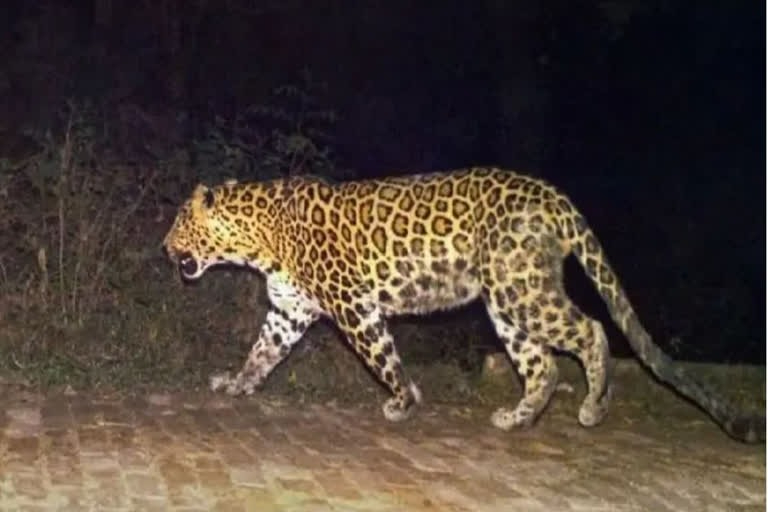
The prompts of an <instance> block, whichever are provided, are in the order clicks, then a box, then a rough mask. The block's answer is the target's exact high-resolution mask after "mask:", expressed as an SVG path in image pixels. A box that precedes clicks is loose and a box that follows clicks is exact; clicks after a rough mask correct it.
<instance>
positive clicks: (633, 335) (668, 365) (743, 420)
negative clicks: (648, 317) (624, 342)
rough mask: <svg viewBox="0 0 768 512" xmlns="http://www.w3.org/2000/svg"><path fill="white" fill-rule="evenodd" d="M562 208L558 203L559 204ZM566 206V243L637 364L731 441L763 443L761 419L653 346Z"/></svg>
mask: <svg viewBox="0 0 768 512" xmlns="http://www.w3.org/2000/svg"><path fill="white" fill-rule="evenodd" d="M561 205H562V203H561ZM566 206H570V210H571V215H570V216H569V218H567V219H566V220H565V221H564V222H563V225H561V226H560V229H561V230H562V235H563V236H564V239H565V240H567V241H568V244H569V245H570V246H571V250H572V251H573V253H574V254H575V256H576V258H577V259H578V260H579V262H580V263H581V265H582V266H583V267H584V271H585V272H586V273H587V275H588V276H589V277H590V279H591V280H592V282H593V283H594V284H595V286H596V287H597V289H598V291H599V293H600V296H601V297H602V298H603V300H604V301H605V303H606V305H607V306H608V311H609V313H610V315H611V318H612V319H613V321H614V322H616V324H617V325H618V326H619V327H620V328H621V330H622V332H623V333H624V335H625V336H626V337H627V339H628V340H629V344H630V346H631V347H632V349H633V350H634V351H635V353H636V354H637V355H638V357H639V358H640V360H641V361H642V362H643V363H644V364H645V365H647V366H648V367H649V368H650V369H651V371H652V372H653V373H654V374H655V375H656V376H657V377H658V378H659V379H660V380H661V381H663V382H665V383H666V384H668V385H670V386H672V387H673V388H674V389H675V390H676V391H678V392H679V393H680V394H682V395H683V396H685V397H687V398H688V399H690V400H691V401H693V402H694V403H695V404H696V405H698V406H699V407H701V408H702V409H703V410H704V411H706V412H707V413H708V414H709V415H710V416H712V418H714V420H715V421H716V422H717V423H718V425H720V427H721V428H722V429H723V430H724V431H725V432H726V433H727V434H728V435H730V436H731V437H732V438H734V439H737V440H739V441H742V442H746V443H757V442H764V441H765V416H760V415H758V414H754V415H748V414H743V413H742V412H740V411H738V410H737V409H736V407H734V406H733V405H732V404H731V403H729V402H728V401H727V400H725V399H724V398H722V397H720V396H718V393H717V392H716V391H715V390H714V389H712V388H711V387H710V386H707V385H705V384H703V383H701V382H698V381H697V380H696V379H694V378H693V377H691V376H690V375H689V374H688V373H687V372H686V371H685V369H684V368H682V367H681V366H680V365H679V364H676V363H675V361H674V360H673V359H671V358H670V357H669V356H668V355H666V354H665V353H664V352H663V351H662V350H661V349H660V348H659V347H658V345H656V344H655V343H654V342H653V339H651V336H650V335H649V334H648V332H647V331H646V330H645V328H644V327H643V326H642V324H641V323H640V319H639V318H638V316H637V314H636V313H635V310H634V308H633V307H632V305H631V304H630V302H629V299H628V298H627V295H626V293H625V292H624V289H623V288H622V286H621V283H620V282H619V280H618V278H617V277H616V274H615V273H614V271H613V269H612V268H611V266H610V265H609V264H608V260H607V258H606V256H605V253H604V251H603V248H602V247H601V245H600V243H599V242H598V240H597V238H596V237H595V235H594V233H593V232H592V229H591V228H590V227H589V226H588V225H587V223H586V221H585V220H584V217H582V216H581V215H580V214H578V213H577V212H576V210H575V209H574V208H573V206H572V205H566Z"/></svg>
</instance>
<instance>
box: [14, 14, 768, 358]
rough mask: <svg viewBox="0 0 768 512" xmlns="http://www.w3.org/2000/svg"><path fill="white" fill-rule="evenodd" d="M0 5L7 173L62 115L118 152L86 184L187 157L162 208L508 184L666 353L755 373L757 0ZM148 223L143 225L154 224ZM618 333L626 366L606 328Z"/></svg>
mask: <svg viewBox="0 0 768 512" xmlns="http://www.w3.org/2000/svg"><path fill="white" fill-rule="evenodd" d="M2 9H3V10H4V11H5V12H4V13H3V15H2V16H0V23H2V25H3V26H2V27H1V29H0V64H1V66H0V112H2V115H0V158H10V157H9V156H8V155H9V154H10V152H11V151H12V149H11V148H16V147H17V146H18V145H19V144H20V142H19V140H22V141H26V142H34V143H35V144H37V145H38V146H44V141H46V140H48V141H51V140H54V141H61V140H64V139H62V137H63V135H62V134H63V133H65V131H66V122H65V121H66V117H62V116H61V115H60V113H61V112H62V110H63V106H65V105H66V104H67V103H66V102H67V100H70V101H75V102H78V103H77V104H79V105H89V107H88V108H89V109H90V110H88V111H89V112H91V114H89V115H92V116H93V119H98V121H93V122H92V123H93V124H92V126H94V127H95V128H94V130H93V132H94V133H96V134H97V135H93V137H96V138H99V137H100V138H99V141H100V142H99V144H98V147H99V151H100V153H99V154H100V155H104V154H107V153H108V154H109V155H110V156H109V158H107V157H104V156H102V157H101V158H104V159H105V161H106V160H108V161H110V162H115V161H121V162H125V163H126V164H125V165H124V166H114V165H112V166H104V167H101V168H98V169H96V170H94V171H93V172H94V173H101V174H105V175H108V174H109V173H110V172H111V173H118V172H123V173H126V172H128V173H129V174H128V175H127V176H130V179H128V180H126V181H129V182H132V180H135V181H136V182H137V183H138V182H142V180H143V179H144V178H145V176H144V175H143V174H142V173H141V171H135V172H136V174H135V175H131V174H130V172H132V171H125V170H124V169H125V168H126V166H133V167H132V168H134V169H146V168H149V167H157V168H160V167H162V168H165V169H170V168H173V166H171V165H170V164H168V162H171V161H177V160H174V159H176V158H178V155H179V154H180V152H183V154H184V155H185V158H187V160H185V161H186V162H188V165H187V166H186V169H187V170H186V171H184V172H179V173H177V174H175V175H171V174H168V173H166V174H165V175H163V176H161V177H160V178H158V180H157V182H158V183H159V184H158V185H157V187H159V188H158V190H159V189H160V188H162V190H163V193H162V194H160V193H158V194H156V196H157V197H155V198H154V199H156V200H157V204H159V205H161V207H162V208H167V209H171V208H172V207H173V206H175V205H176V204H178V201H179V200H180V199H181V198H182V197H183V196H184V195H186V194H187V193H188V192H189V190H190V189H191V186H192V185H193V184H194V183H195V182H197V181H201V180H208V181H213V180H215V179H219V178H221V177H222V176H223V175H236V176H238V177H240V178H252V179H258V178H261V177H263V176H266V175H269V174H274V173H284V172H304V171H309V172H315V173H319V174H324V175H326V176H329V177H331V178H350V177H367V176H382V175H388V174H395V173H406V172H422V171H427V170H440V169H450V168H458V167H462V166H470V165H498V166H502V167H508V168H510V169H514V170H518V171H521V172H526V173H530V174H534V175H538V176H541V177H544V178H546V179H548V180H550V181H552V182H554V183H555V184H557V185H558V186H559V187H560V188H562V189H563V190H565V191H567V192H568V193H569V195H570V196H571V197H572V198H573V200H574V202H575V203H576V204H577V205H578V206H579V207H580V209H581V210H582V211H583V212H584V214H585V215H586V216H587V218H588V219H589V220H590V223H591V224H592V225H593V227H594V229H595V231H596V232H597V233H598V236H599V237H600V238H601V239H602V241H603V244H604V246H605V248H606V251H607V253H608V255H609V257H610V258H611V260H612V263H613V265H614V266H615V268H616V270H617V272H618V274H619V276H620V277H621V278H622V280H623V282H624V285H625V288H626V289H627V291H628V293H629V295H630V298H631V299H632V301H633V302H634V304H635V306H636V308H637V309H638V311H639V313H640V317H641V319H642V320H643V322H644V323H645V325H646V327H647V328H648V329H649V331H650V332H651V333H653V335H654V337H655V338H656V340H657V341H658V342H659V343H660V344H662V345H663V346H664V347H665V349H666V350H668V351H669V352H670V353H671V354H672V355H674V356H675V357H680V358H685V359H693V360H716V361H727V362H754V363H759V364H762V363H763V362H764V361H765V347H766V344H765V339H766V338H765V334H766V333H765V325H766V321H765V311H766V304H765V296H766V295H765V268H766V267H765V257H766V255H765V233H766V226H765V211H766V209H765V171H766V162H765V154H766V152H765V140H766V139H765V138H766V133H765V118H766V117H765V112H766V108H765V107H766V105H765V31H764V30H765V12H764V10H765V3H764V2H741V1H737V2H730V3H727V2H684V1H675V0H651V1H633V0H615V1H604V2H601V1H597V0H595V1H579V0H545V1H534V0H520V1H512V0H509V1H499V0H484V1H478V2H467V1H454V0H446V1H444V2H440V3H435V2H413V1H409V2H404V1H400V0H393V1H388V2H385V1H361V2H312V1H301V0H284V1H261V2H256V1H244V0H243V1H238V0H232V1H227V2H220V1H204V0H195V1H192V0H189V1H181V0H160V1H152V2H150V1H135V2H119V1H115V2H110V1H106V0H93V1H91V2H85V1H83V2H65V1H53V0H41V1H36V2H25V1H15V2H14V1H10V2H4V4H3V7H2ZM286 84H289V85H291V87H289V88H282V89H280V87H281V86H284V85H286ZM276 88H277V89H276ZM82 108H83V109H84V108H85V107H82ZM286 134H287V135H286ZM290 134H294V135H297V137H298V138H296V137H294V138H290ZM89 140H91V139H89ZM308 140H311V141H312V142H313V145H303V146H301V149H300V150H295V151H294V150H292V149H290V147H289V148H288V149H286V144H288V143H289V142H291V141H293V142H296V141H303V142H306V141H308ZM41 141H42V142H41ZM33 146H34V144H33ZM291 147H293V146H291ZM325 150H327V152H326V151H325ZM232 155H236V156H238V158H233V157H232ZM286 155H290V156H291V158H282V157H285V156H286ZM296 155H299V156H298V157H296ZM294 157H296V158H294ZM163 166H165V167H163ZM11 167H13V168H11ZM107 167H109V169H110V170H109V171H106V170H105V169H106V168H107ZM118 167H119V168H120V169H123V170H122V171H118V170H116V169H118ZM19 169H20V167H19V166H9V167H8V168H6V169H5V170H0V172H3V173H4V176H3V179H4V180H5V181H4V182H2V183H9V182H13V183H15V182H14V180H15V179H16V178H15V176H19V175H21V174H19V173H22V174H23V172H27V173H28V171H20V170H19ZM169 172H170V171H169ZM94 175H95V174H94ZM0 176H2V175H0ZM25 176H27V175H25ZM134 176H135V177H134ZM24 179H29V180H32V181H34V180H33V179H32V178H30V177H29V176H27V178H24ZM110 179H112V178H110ZM126 187H127V188H126V190H127V192H126V194H127V196H130V194H131V193H132V192H131V191H130V190H131V189H130V184H129V185H126ZM163 187H164V188H163ZM6 193H7V191H6ZM133 193H135V191H134V192H133ZM141 212H142V210H141V209H140V210H139V213H141ZM167 212H168V213H166V215H165V217H164V222H165V223H164V224H162V223H161V224H162V225H158V226H157V233H158V235H159V236H161V234H162V231H163V229H167V225H168V223H169V222H170V218H169V215H171V216H172V210H167ZM145 213H146V215H145V220H146V224H145V225H149V224H151V223H152V219H153V218H154V215H155V213H154V211H151V212H150V211H149V209H148V210H147V211H146V212H145ZM139 221H141V217H139ZM6 228H7V226H6ZM2 229H3V226H0V231H2ZM8 229H10V228H8ZM14 229H16V230H17V231H15V232H16V233H17V234H18V233H19V232H20V231H18V230H20V229H22V228H20V227H19V225H16V227H15V228H14ZM25 229H26V228H25ZM147 229H148V228H147ZM154 229H155V228H154V227H153V228H152V231H151V232H152V237H155V234H154V232H155V231H154ZM148 233H149V230H147V231H145V240H144V243H145V245H146V246H147V247H151V248H153V249H155V248H156V246H157V245H158V243H159V242H158V239H157V238H152V237H150V235H149V234H148ZM30 247H31V246H30ZM24 250H26V249H24ZM24 250H22V249H19V250H18V251H17V253H15V255H16V257H21V256H20V255H21V254H23V253H24ZM50 252H51V253H53V252H55V251H53V250H52V251H50ZM38 254H39V253H38ZM12 257H13V255H10V256H9V255H8V254H5V260H4V261H6V262H7V261H8V258H12ZM32 260H34V258H32ZM20 265H21V264H20ZM165 271H167V269H165ZM567 277H568V287H569V289H570V290H571V293H572V295H573V296H574V297H575V299H576V300H577V302H578V303H580V304H581V305H583V306H584V309H585V310H587V311H588V312H590V313H592V314H593V315H595V316H597V317H598V318H600V319H601V320H603V321H604V322H605V323H606V324H608V323H609V320H608V317H607V314H606V313H605V311H604V308H603V306H602V303H601V302H600V301H599V299H598V298H597V295H596V294H595V293H594V292H593V291H592V290H591V287H590V286H589V284H588V282H587V280H586V278H584V277H583V275H582V273H581V270H580V269H578V268H577V266H576V265H575V264H573V262H569V264H568V266H567ZM135 280H136V279H134V281H135ZM116 300H117V299H116ZM104 303H105V302H103V301H102V304H104ZM479 314H481V310H480V309H479V308H469V309H468V310H466V311H464V312H462V313H461V315H468V317H473V318H474V317H475V316H476V315H479ZM7 318H10V316H8V317H7ZM609 336H610V337H611V338H612V342H613V344H614V353H616V354H622V353H624V354H626V353H627V352H626V349H625V348H624V345H623V343H624V342H623V341H622V340H623V339H622V338H621V336H620V335H618V334H617V333H616V331H615V329H611V330H610V331H609ZM457 341H460V340H457Z"/></svg>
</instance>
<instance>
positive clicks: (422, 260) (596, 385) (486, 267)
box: [164, 168, 765, 442]
mask: <svg viewBox="0 0 768 512" xmlns="http://www.w3.org/2000/svg"><path fill="white" fill-rule="evenodd" d="M164 247H165V250H166V251H167V253H168V255H169V257H170V258H171V259H172V260H173V261H174V262H175V263H177V264H178V266H179V269H180V272H181V274H182V276H183V277H184V278H185V279H188V280H192V279H197V278H199V277H200V276H202V275H203V273H204V272H205V271H206V270H207V269H209V268H210V267H212V266H214V265H219V264H235V265H243V266H247V267H250V268H252V269H255V270H257V271H259V272H261V273H263V274H264V275H265V276H266V283H267V290H268V295H269V299H270V303H271V306H270V309H269V311H268V312H267V316H266V320H265V322H264V325H263V326H262V329H261V332H260V334H259V338H258V340H257V341H256V343H255V344H254V345H253V347H252V349H251V352H250V354H249V356H248V358H247V360H246V361H245V364H244V365H243V367H242V369H241V370H240V372H239V373H238V374H237V375H234V376H231V377H230V376H228V375H224V376H218V377H215V378H212V381H211V383H212V387H213V388H214V389H223V390H225V391H226V392H227V393H229V394H232V395H237V394H251V393H253V392H254V390H255V389H256V388H257V387H258V386H259V385H260V384H262V383H263V382H264V380H265V379H266V378H267V376H268V375H269V373H270V372H271V371H272V369H273V368H274V367H275V366H276V365H277V364H278V363H279V362H280V361H281V360H283V359H284V358H285V357H286V356H287V355H288V353H289V352H290V351H291V347H293V346H294V344H295V343H296V342H297V341H299V339H300V338H301V336H302V335H303V334H304V332H305V331H306V330H307V328H308V327H309V326H310V325H311V324H312V323H313V322H314V321H315V320H317V319H318V318H319V317H320V316H327V317H330V318H331V319H332V320H333V321H334V322H335V323H336V324H337V325H338V327H339V328H340V330H341V331H342V333H343V334H344V335H345V337H346V339H347V340H348V341H349V343H350V345H351V346H352V347H353V348H354V350H355V351H356V352H357V354H358V355H359V356H360V358H361V359H362V360H363V361H364V362H365V364H366V365H368V367H369V368H370V369H371V370H372V371H373V373H374V374H375V375H376V376H377V377H378V379H379V380H380V381H381V382H382V383H383V384H384V385H385V386H386V387H387V388H388V389H389V391H390V392H391V397H390V398H389V399H387V400H386V402H385V403H384V406H383V410H384V416H385V417H386V418H387V419H388V420H391V421H399V420H403V419H405V418H407V417H408V416H409V415H410V414H411V413H412V411H413V410H414V408H415V406H416V405H417V404H418V403H419V402H420V400H421V395H420V392H419V390H418V388H417V387H416V385H415V384H414V383H413V382H412V381H411V380H409V379H408V378H407V376H406V372H405V370H404V369H403V365H402V362H401V360H400V356H399V355H398V352H397V348H396V347H395V343H394V340H393V338H392V334H391V333H390V331H389V328H388V326H387V319H388V317H391V316H393V315H399V314H407V313H417V314H422V313H427V312H430V311H435V310H441V309H446V308H453V307H456V306H459V305H462V304H465V303H468V302H470V301H473V300H475V299H478V298H479V299H481V300H482V301H483V303H484V304H485V306H486V308H487V310H488V315H489V317H490V319H491V321H492V323H493V325H494V327H495V330H496V332H497V334H498V336H499V338H500V339H501V341H502V342H503V344H504V347H505V348H506V351H507V353H508V354H509V357H510V359H511V360H512V363H513V365H514V367H515V369H516V370H517V372H518V373H519V375H520V377H521V378H522V380H523V381H524V392H523V396H522V398H521V399H520V401H519V403H518V404H517V405H516V406H515V407H512V408H500V409H498V410H497V411H496V412H494V413H493V415H492V417H491V422H492V423H493V425H495V426H496V427H498V428H500V429H504V430H508V429H512V428H515V427H527V426H529V425H531V424H532V423H533V422H534V420H536V418H537V416H538V415H539V414H540V413H541V411H542V410H543V409H544V407H545V406H546V405H547V403H548V402H549V400H550V397H551V396H552V392H553V391H554V389H555V385H556V383H557V373H558V372H557V366H556V365H555V361H554V358H553V354H552V350H553V349H557V350H563V351H567V352H570V353H572V354H573V355H575V356H576V357H578V358H579V359H580V361H581V362H582V364H583V366H584V368H585V371H586V377H587V383H588V391H587V395H586V397H585V398H584V400H583V402H582V404H581V408H580V409H579V414H578V419H579V422H580V423H581V424H582V425H583V426H586V427H589V426H593V425H596V424H598V423H599V422H600V421H601V420H602V419H603V417H604V416H605V414H606V411H607V408H608V403H609V400H610V397H611V387H610V385H609V378H608V377H609V376H608V363H609V351H608V342H607V339H606V335H605V331H604V330H603V327H602V325H601V324H600V323H599V322H597V321H596V320H594V319H592V318H590V317H589V316H587V315H585V314H584V313H583V312H582V311H581V310H580V309H579V308H578V307H577V306H576V305H575V304H573V302H572V301H571V300H570V298H569V297H568V296H567V295H566V293H565V290H564V285H563V269H562V267H563V260H564V259H565V257H566V256H567V255H569V254H571V253H573V254H574V255H575V256H576V258H577V259H578V261H579V262H580V263H581V265H582V266H583V267H584V270H585V272H586V273H587V275H588V276H589V277H590V279H591V280H592V281H593V282H594V284H595V286H596V287H597V290H598V291H599V293H600V295H601V296H602V298H603V299H604V300H605V302H606V304H607V306H608V310H609V312H610V315H611V318H612V319H613V320H614V321H615V322H616V324H617V325H618V326H619V327H620V328H621V330H622V331H623V333H624V334H625V335H626V337H627V338H628V340H629V342H630V345H631V346H632V348H633V349H634V350H635V352H636V353H637V355H638V356H639V358H640V359H641V360H642V361H643V362H644V363H645V364H646V365H647V366H648V367H649V368H650V369H651V370H652V371H653V372H654V373H655V374H656V375H657V376H658V377H659V378H660V379H661V380H662V381H664V382H667V383H668V384H670V385H671V386H673V387H674V388H675V389H676V390H677V391H678V392H679V393H681V394H682V395H684V396H686V397H688V398H689V399H691V400H692V401H694V402H695V403H697V404H698V405H699V406H700V407H702V408H703V409H704V410H705V411H706V412H708V413H709V414H710V415H711V416H712V417H713V418H714V420H715V421H716V422H717V423H718V424H719V425H720V426H721V427H722V428H723V429H724V430H725V431H726V432H727V433H728V434H729V435H731V436H732V437H734V438H736V439H739V440H742V441H746V442H756V441H763V440H764V439H765V418H764V417H761V416H746V415H740V414H738V412H737V411H736V409H735V408H734V407H733V406H731V405H729V404H728V403H727V402H726V401H724V400H723V399H721V398H719V397H718V396H717V395H716V394H715V393H714V392H713V391H712V390H710V389H707V388H706V387H704V386H703V385H702V384H700V383H698V382H696V381H695V380H693V379H692V378H690V377H689V376H688V375H686V373H685V372H684V371H683V370H682V369H681V368H680V367H679V366H677V365H675V363H674V362H673V361H672V360H671V359H669V358H668V357H667V356H666V355H665V354H664V353H663V352H662V351H661V350H660V349H659V348H658V347H657V346H656V345H655V344H654V343H653V341H652V339H651V337H650V336H649V335H648V333H647V332H646V331H645V329H644V328H643V327H642V325H641V324H640V321H639V319H638V317H637V315H636V314H635V311H634V309H633V308H632V305H631V304H630V302H629V300H628V298H627V295H626V293H625V292H624V290H623V289H622V286H621V284H620V283H619V280H618V278H617V277H616V275H615V273H614V271H613V270H612V268H611V266H610V265H609V264H608V261H607V259H606V256H605V254H604V252H603V249H602V248H601V246H600V243H599V242H598V240H597V238H596V237H595V235H594V233H593V232H592V230H591V229H590V227H589V226H588V225H587V223H586V221H585V220H584V217H583V216H582V215H581V214H580V213H579V212H578V211H577V210H576V209H575V207H574V206H573V205H572V203H571V201H570V200H569V199H568V198H567V197H566V196H565V195H563V194H562V193H561V192H559V191H558V190H557V189H555V187H553V186H552V185H550V184H548V183H546V182H544V181H541V180H539V179H534V178H531V177H528V176H524V175H520V174H516V173H513V172H508V171H502V170H499V169H492V168H474V169H465V170H459V171H453V172H447V173H434V174H423V175H414V176H405V177H397V178H386V179H378V180H368V181H358V182H349V183H342V184H338V185H331V184H328V183H325V182H324V181H322V180H319V179H315V178H309V177H304V178H288V179H281V180H274V181H268V182H256V183H237V182H234V181H228V182H226V183H224V184H222V185H219V186H216V187H212V188H208V187H206V186H203V185H198V186H197V188H196V189H195V191H194V193H193V194H192V197H191V198H189V199H188V200H187V201H186V202H185V203H184V204H183V205H182V207H181V208H180V210H179V212H178V215H177V217H176V219H175V221H174V223H173V226H172V227H171V229H170V231H169V232H168V234H167V235H166V237H165V241H164Z"/></svg>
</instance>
